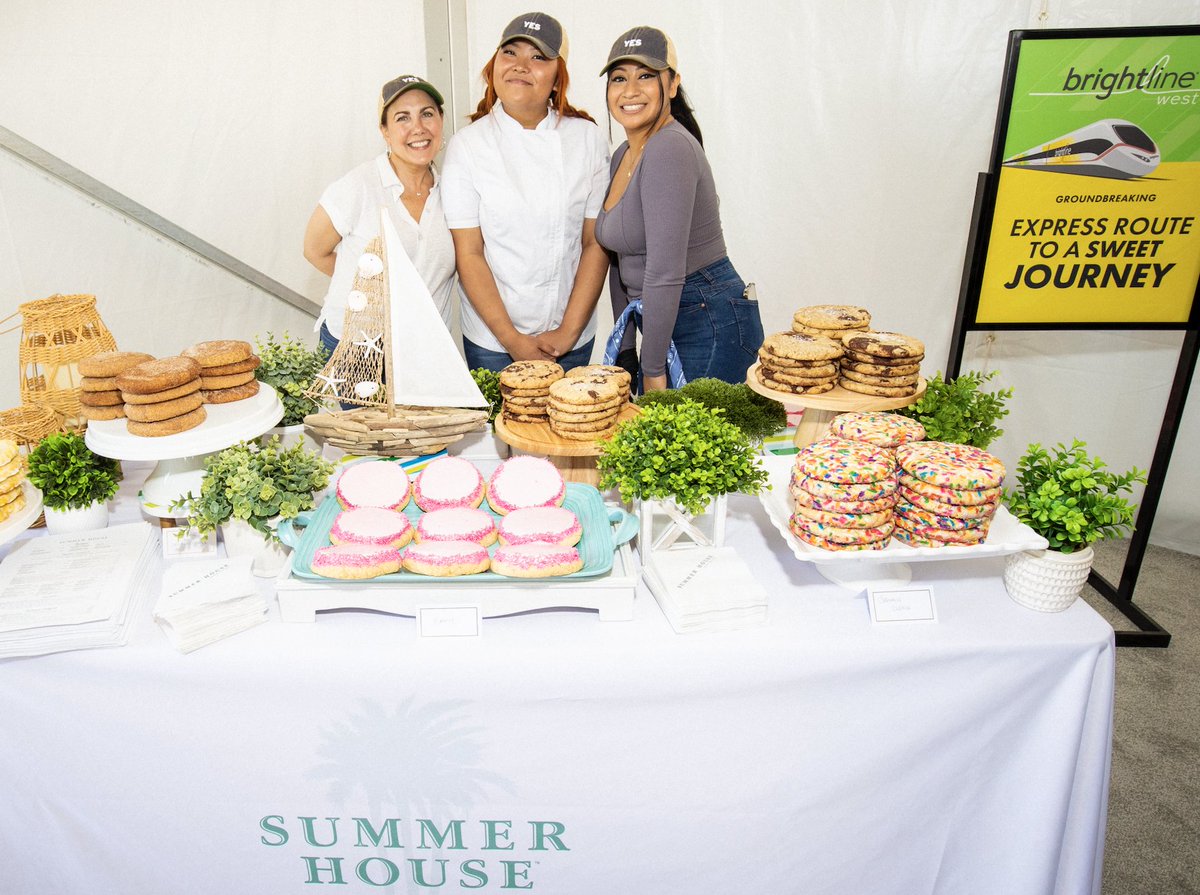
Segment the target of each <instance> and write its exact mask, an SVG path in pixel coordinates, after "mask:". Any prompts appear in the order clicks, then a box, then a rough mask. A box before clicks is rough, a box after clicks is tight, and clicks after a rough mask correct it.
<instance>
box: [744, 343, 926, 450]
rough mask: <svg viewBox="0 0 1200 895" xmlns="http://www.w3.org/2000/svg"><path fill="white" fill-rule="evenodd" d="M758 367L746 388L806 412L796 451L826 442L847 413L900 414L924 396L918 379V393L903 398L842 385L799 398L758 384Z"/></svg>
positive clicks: (748, 373)
mask: <svg viewBox="0 0 1200 895" xmlns="http://www.w3.org/2000/svg"><path fill="white" fill-rule="evenodd" d="M759 366H760V364H758V363H755V364H754V365H753V366H752V367H751V368H750V369H749V370H747V371H746V385H748V386H750V389H751V390H752V391H755V392H758V393H759V394H760V395H764V396H766V397H768V398H771V399H772V400H774V401H778V402H779V403H780V404H782V405H784V406H785V407H803V408H804V418H803V419H802V420H801V421H800V425H798V426H797V427H796V435H795V437H794V438H793V441H794V443H795V445H796V447H805V446H806V445H809V444H812V443H813V442H814V441H817V440H818V439H820V438H824V437H825V433H826V432H828V431H829V423H830V422H831V421H832V420H833V418H834V417H835V416H837V415H838V414H839V413H848V412H850V411H852V410H858V411H865V410H897V409H899V408H901V407H907V406H908V405H909V404H916V403H917V402H918V401H919V400H921V396H922V395H923V394H925V387H926V382H925V377H924V376H921V377H919V378H918V379H917V390H916V392H915V393H914V394H911V395H905V396H904V397H902V398H884V397H880V396H877V395H862V394H859V393H858V392H852V391H850V390H849V389H845V388H842V387H841V386H840V385H835V386H834V387H833V388H832V389H831V390H830V391H827V392H822V393H821V394H819V395H797V394H794V393H792V392H781V391H776V390H775V389H773V388H767V387H766V386H765V385H763V384H762V383H761V382H759V381H758V377H757V376H755V375H754V373H755V371H756V370H757V369H758V368H759Z"/></svg>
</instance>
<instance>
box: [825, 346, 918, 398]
mask: <svg viewBox="0 0 1200 895" xmlns="http://www.w3.org/2000/svg"><path fill="white" fill-rule="evenodd" d="M842 346H843V348H844V349H845V355H844V356H843V357H842V361H841V376H840V378H839V380H838V384H839V385H840V386H841V387H842V388H844V389H846V390H847V391H852V392H858V393H859V394H862V395H873V396H876V397H881V398H903V397H907V396H909V395H915V394H916V393H917V381H918V379H919V378H920V371H921V361H922V360H924V359H925V345H924V343H922V342H921V340H920V339H915V338H913V337H912V336H905V335H901V334H900V333H880V332H848V333H846V334H845V335H843V336H842Z"/></svg>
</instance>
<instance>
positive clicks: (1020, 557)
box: [1004, 547, 1095, 612]
mask: <svg viewBox="0 0 1200 895" xmlns="http://www.w3.org/2000/svg"><path fill="white" fill-rule="evenodd" d="M1094 557H1095V553H1093V551H1092V548H1091V547H1085V548H1084V549H1082V550H1077V551H1075V552H1074V553H1059V552H1058V551H1057V550H1026V551H1024V552H1023V553H1014V554H1011V555H1010V556H1009V557H1008V562H1007V563H1006V564H1005V566H1004V586H1005V587H1006V588H1007V589H1008V595H1009V596H1010V597H1012V598H1013V600H1015V601H1016V602H1018V603H1020V604H1021V605H1022V606H1025V607H1027V608H1029V609H1036V610H1038V611H1039V612H1062V611H1063V610H1064V609H1066V608H1067V607H1068V606H1070V605H1071V604H1072V603H1074V602H1075V600H1076V599H1078V597H1079V594H1080V593H1081V592H1082V591H1083V586H1084V585H1085V584H1086V583H1087V579H1088V573H1089V572H1090V571H1091V570H1092V560H1093V558H1094Z"/></svg>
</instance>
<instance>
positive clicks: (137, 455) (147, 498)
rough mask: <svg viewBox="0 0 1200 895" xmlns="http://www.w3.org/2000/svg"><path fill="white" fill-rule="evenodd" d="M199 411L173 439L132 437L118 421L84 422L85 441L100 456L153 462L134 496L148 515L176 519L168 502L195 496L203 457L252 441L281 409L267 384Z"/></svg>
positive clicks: (280, 417)
mask: <svg viewBox="0 0 1200 895" xmlns="http://www.w3.org/2000/svg"><path fill="white" fill-rule="evenodd" d="M204 409H205V411H206V412H207V414H208V419H206V420H205V421H204V422H203V423H201V424H200V425H199V426H197V427H196V428H194V429H189V430H187V431H186V432H180V433H179V434H178V435H164V436H162V437H161V438H147V437H145V436H141V435H131V434H130V433H129V431H128V430H127V429H126V428H125V420H123V419H120V420H105V421H102V422H91V423H88V427H87V432H86V433H85V434H84V441H85V442H86V443H87V446H88V447H89V448H91V449H92V450H93V451H95V452H96V453H97V454H99V455H101V456H102V457H111V458H113V459H114V460H155V461H157V465H156V466H155V467H154V471H153V472H151V473H150V475H149V477H147V479H146V482H145V484H144V485H143V486H142V491H141V494H139V495H138V496H139V498H140V500H141V503H142V508H143V509H144V510H145V511H146V512H147V513H148V514H149V515H151V516H156V517H158V518H160V519H171V518H175V517H176V516H177V515H180V511H177V510H171V509H170V506H171V504H172V503H173V502H175V501H176V500H178V499H179V498H181V497H183V496H184V495H186V494H187V493H188V492H189V491H190V492H191V493H193V494H199V493H200V480H201V479H202V478H204V457H205V455H206V454H211V453H215V452H216V451H220V450H224V449H225V448H227V447H229V446H230V445H233V444H237V443H238V442H239V441H243V440H245V439H247V438H255V437H257V436H259V435H261V434H262V433H264V432H266V431H267V430H268V429H270V428H271V427H272V426H274V425H275V424H276V423H278V422H279V421H280V420H281V419H283V405H282V404H281V403H280V402H279V396H278V395H277V394H275V390H274V389H273V388H271V387H270V386H268V385H260V387H259V390H258V394H257V395H255V396H254V397H252V398H246V399H245V400H243V401H231V402H230V403H228V404H205V405H204ZM182 515H186V514H182Z"/></svg>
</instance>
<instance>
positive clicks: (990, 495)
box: [897, 469, 1003, 506]
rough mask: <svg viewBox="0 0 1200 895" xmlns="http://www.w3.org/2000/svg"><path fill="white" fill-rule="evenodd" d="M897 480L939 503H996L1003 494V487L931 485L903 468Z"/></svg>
mask: <svg viewBox="0 0 1200 895" xmlns="http://www.w3.org/2000/svg"><path fill="white" fill-rule="evenodd" d="M897 480H898V481H899V483H900V485H901V487H904V488H908V489H909V490H910V491H915V492H916V493H917V494H920V495H922V496H923V497H927V498H929V499H930V500H934V501H937V502H938V503H953V504H962V505H963V506H978V505H979V504H984V503H995V502H996V501H998V500H999V499H1000V497H1001V495H1002V494H1003V489H1001V488H980V489H977V490H973V489H968V488H943V487H941V486H939V485H930V484H928V483H926V482H922V481H921V480H920V479H918V478H914V477H913V476H911V475H909V474H908V473H907V472H905V471H904V470H903V469H901V470H900V471H899V474H898V476H897ZM914 502H915V501H914Z"/></svg>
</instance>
